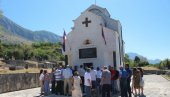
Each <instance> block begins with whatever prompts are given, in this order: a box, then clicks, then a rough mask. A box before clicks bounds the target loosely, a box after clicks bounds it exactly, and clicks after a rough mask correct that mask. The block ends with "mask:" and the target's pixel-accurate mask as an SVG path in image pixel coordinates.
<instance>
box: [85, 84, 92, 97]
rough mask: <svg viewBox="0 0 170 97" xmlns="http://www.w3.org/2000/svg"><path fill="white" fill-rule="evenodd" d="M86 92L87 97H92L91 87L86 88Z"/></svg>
mask: <svg viewBox="0 0 170 97" xmlns="http://www.w3.org/2000/svg"><path fill="white" fill-rule="evenodd" d="M85 89H86V90H85V91H86V97H91V87H90V86H85Z"/></svg>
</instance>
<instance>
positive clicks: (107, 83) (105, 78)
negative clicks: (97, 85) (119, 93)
mask: <svg viewBox="0 0 170 97" xmlns="http://www.w3.org/2000/svg"><path fill="white" fill-rule="evenodd" d="M101 84H102V85H103V86H102V97H110V88H111V73H110V71H109V70H108V68H107V66H104V68H103V73H102V80H101ZM106 94H107V96H106Z"/></svg>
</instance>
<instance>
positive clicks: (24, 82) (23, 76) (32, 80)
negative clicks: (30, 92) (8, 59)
mask: <svg viewBox="0 0 170 97" xmlns="http://www.w3.org/2000/svg"><path fill="white" fill-rule="evenodd" d="M35 87H39V74H38V73H20V74H0V93H5V92H11V91H18V90H24V89H30V88H35Z"/></svg>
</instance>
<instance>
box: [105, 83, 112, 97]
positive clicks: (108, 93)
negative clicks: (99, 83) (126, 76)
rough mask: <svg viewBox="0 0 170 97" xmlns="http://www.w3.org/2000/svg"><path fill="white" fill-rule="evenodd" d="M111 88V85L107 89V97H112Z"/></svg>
mask: <svg viewBox="0 0 170 97" xmlns="http://www.w3.org/2000/svg"><path fill="white" fill-rule="evenodd" d="M110 87H111V85H109V84H107V89H106V92H107V97H110V90H111V89H110Z"/></svg>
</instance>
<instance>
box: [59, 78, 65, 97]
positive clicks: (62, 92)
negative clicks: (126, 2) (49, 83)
mask: <svg viewBox="0 0 170 97" xmlns="http://www.w3.org/2000/svg"><path fill="white" fill-rule="evenodd" d="M60 83H61V85H60V87H61V95H64V86H63V84H64V80H61V82H60Z"/></svg>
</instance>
